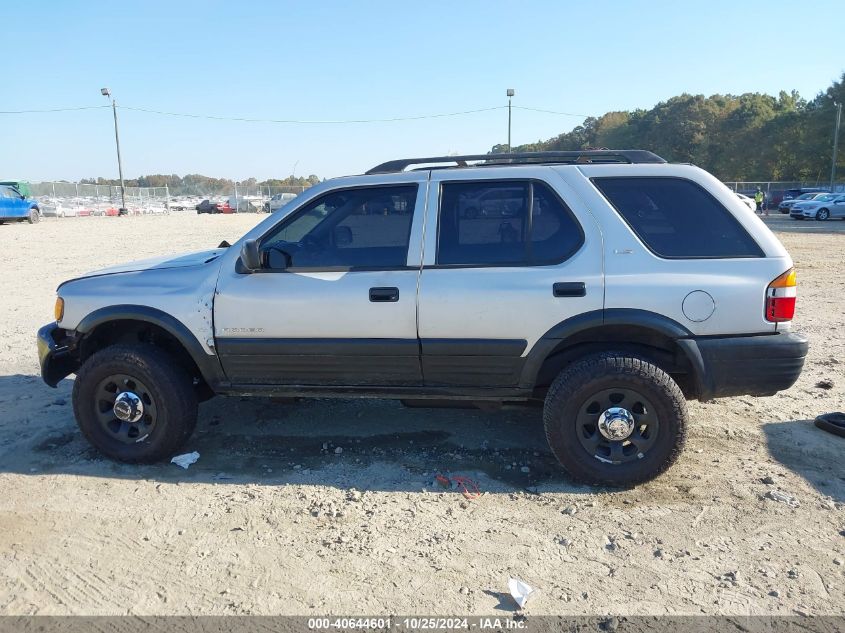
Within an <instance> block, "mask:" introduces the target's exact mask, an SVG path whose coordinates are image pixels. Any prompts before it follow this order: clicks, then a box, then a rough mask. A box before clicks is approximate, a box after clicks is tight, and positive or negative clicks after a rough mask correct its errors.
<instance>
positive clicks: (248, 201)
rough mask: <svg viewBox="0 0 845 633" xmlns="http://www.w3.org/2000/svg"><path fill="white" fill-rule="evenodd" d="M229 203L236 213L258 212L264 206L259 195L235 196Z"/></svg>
mask: <svg viewBox="0 0 845 633" xmlns="http://www.w3.org/2000/svg"><path fill="white" fill-rule="evenodd" d="M227 203H228V205H229V206H230V207H232V209H234V211H235V212H236V213H258V212H260V211H261V210H262V209H263V208H264V203H263V202H262V198H260V197H258V196H238V197H234V196H233V197H231V198H229V199H228V200H227Z"/></svg>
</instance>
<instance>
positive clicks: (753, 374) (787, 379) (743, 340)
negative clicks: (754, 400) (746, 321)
mask: <svg viewBox="0 0 845 633" xmlns="http://www.w3.org/2000/svg"><path fill="white" fill-rule="evenodd" d="M683 345H684V347H686V348H687V352H688V355H690V356H691V358H694V359H695V362H694V364H695V365H697V367H696V373H697V374H698V398H699V400H709V399H711V398H724V397H728V396H742V395H749V396H771V395H774V394H775V393H777V392H778V391H783V390H784V389H789V388H790V387H791V386H792V385H794V384H795V381H796V380H798V376H800V375H801V370H802V369H803V367H804V359H805V358H806V356H807V350H808V349H809V344H808V342H807V337H806V336H804V335H803V334H798V333H794V332H777V333H775V334H761V335H753V336H734V337H727V338H723V337H702V338H694V339H685V340H684V343H683ZM690 352H691V353H692V354H690Z"/></svg>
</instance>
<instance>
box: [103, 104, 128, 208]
mask: <svg viewBox="0 0 845 633" xmlns="http://www.w3.org/2000/svg"><path fill="white" fill-rule="evenodd" d="M100 94H101V95H103V96H104V97H105V98H106V99H108V98H109V97H111V109H112V114H114V144H115V145H116V146H117V173H118V174H119V175H120V208H121V210H122V211H123V212H124V213H125V212H126V211H127V209H126V186H125V185H124V184H123V163H122V161H121V160H120V136H119V135H118V133H117V102H116V101H115V100H114V97H112V95H111V92H109V89H108V88H100Z"/></svg>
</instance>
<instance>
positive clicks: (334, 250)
mask: <svg viewBox="0 0 845 633" xmlns="http://www.w3.org/2000/svg"><path fill="white" fill-rule="evenodd" d="M416 197H417V186H416V185H405V186H401V187H372V188H359V189H344V190H342V191H335V192H332V193H329V194H326V195H325V196H322V197H320V198H318V199H317V200H314V201H313V202H311V203H310V204H308V205H307V206H306V207H305V208H303V209H302V210H300V211H299V212H297V213H296V215H295V216H294V217H292V218H290V219H288V220H286V221H285V222H283V223H282V224H281V225H280V226H279V227H278V228H276V229H275V230H274V231H273V232H272V233H270V234H269V235H268V236H267V237H265V238H264V239H262V240H261V250H262V252H263V253H265V264H266V265H267V267H268V268H284V267H286V266H287V267H294V268H301V267H304V268H333V267H356V266H361V267H376V268H385V267H387V268H393V267H397V266H404V265H405V263H406V261H407V257H408V240H409V238H410V234H411V220H412V219H413V216H414V202H415V201H416Z"/></svg>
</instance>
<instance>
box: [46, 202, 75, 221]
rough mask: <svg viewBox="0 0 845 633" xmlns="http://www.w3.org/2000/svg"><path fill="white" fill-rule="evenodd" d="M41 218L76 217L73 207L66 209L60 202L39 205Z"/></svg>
mask: <svg viewBox="0 0 845 633" xmlns="http://www.w3.org/2000/svg"><path fill="white" fill-rule="evenodd" d="M39 208H40V209H41V217H44V218H69V217H74V216H75V215H76V208H75V207H68V206H65V205H63V204H62V203H61V202H58V201H57V202H52V201H46V202H41V203H40V205H39Z"/></svg>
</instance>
